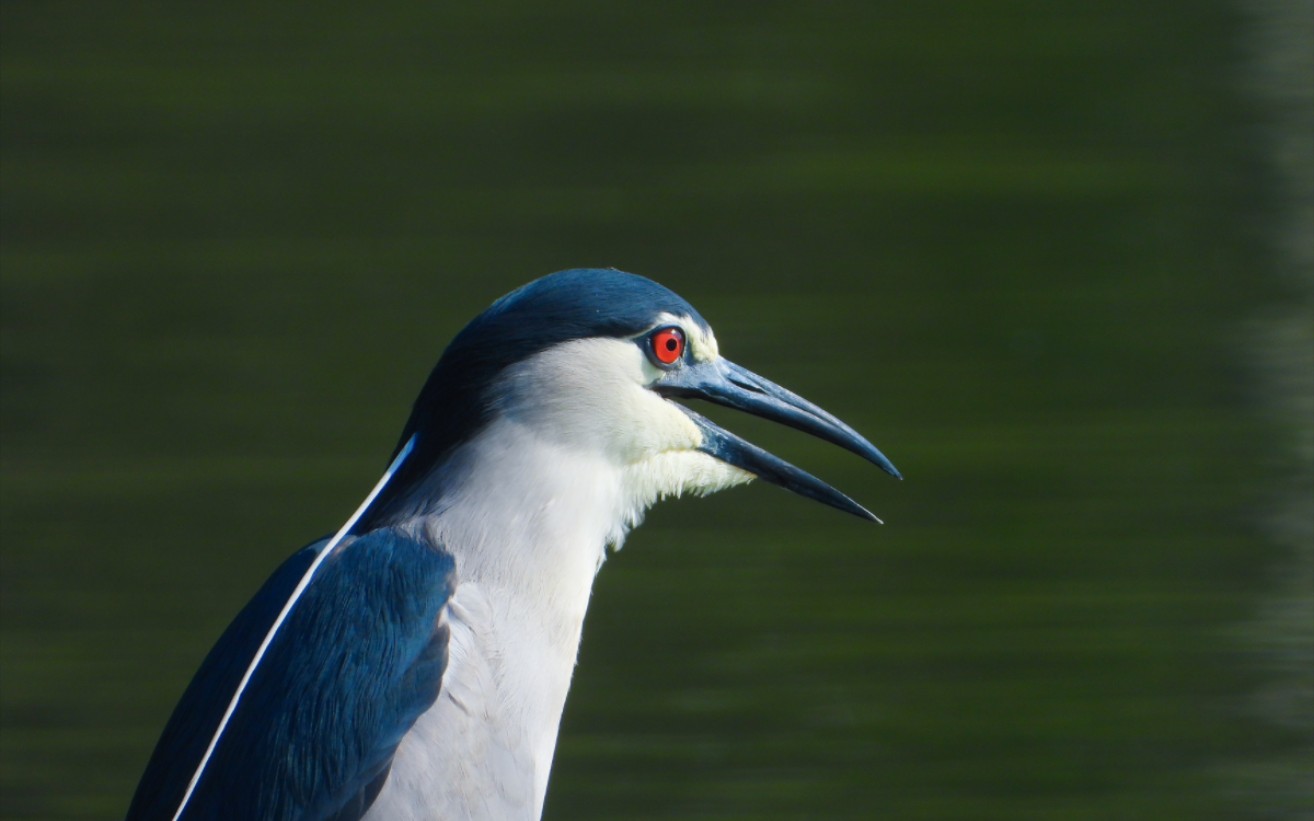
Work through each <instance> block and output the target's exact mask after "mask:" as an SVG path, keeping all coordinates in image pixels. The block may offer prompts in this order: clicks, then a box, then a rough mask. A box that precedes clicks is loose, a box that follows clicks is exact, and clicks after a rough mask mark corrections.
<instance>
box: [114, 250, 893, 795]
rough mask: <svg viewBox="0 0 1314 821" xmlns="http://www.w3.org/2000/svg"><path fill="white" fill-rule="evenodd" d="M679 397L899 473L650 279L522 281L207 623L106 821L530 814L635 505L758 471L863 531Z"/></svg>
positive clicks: (566, 276) (828, 499) (612, 275)
mask: <svg viewBox="0 0 1314 821" xmlns="http://www.w3.org/2000/svg"><path fill="white" fill-rule="evenodd" d="M689 400H703V401H706V402H709V403H712V404H716V405H722V406H726V407H729V408H732V409H736V410H739V411H744V412H747V413H749V414H753V415H757V416H759V417H763V418H765V419H768V420H772V421H775V422H778V423H782V424H784V425H788V426H791V427H793V428H796V429H798V430H801V431H803V432H806V433H808V434H811V435H814V436H816V437H819V438H820V439H823V440H825V441H827V442H830V443H832V444H834V445H838V446H839V447H842V448H845V449H847V450H849V451H852V452H853V453H855V454H857V455H858V456H861V457H863V458H865V459H867V460H868V461H870V462H872V463H874V464H875V465H877V466H878V467H880V468H881V469H883V470H884V471H885V472H886V473H889V474H890V475H891V476H894V477H895V478H902V477H901V476H900V474H899V471H898V470H897V469H896V468H895V467H894V465H893V464H892V463H891V462H890V460H889V459H887V458H886V457H885V456H884V455H883V454H882V453H881V452H880V451H879V450H877V448H876V447H875V446H873V445H872V444H871V443H870V442H868V441H867V440H866V439H864V438H863V437H862V436H861V435H859V434H858V433H857V432H856V431H855V430H853V428H851V427H849V426H848V425H846V424H845V423H844V422H842V421H840V420H839V419H837V418H836V417H835V416H833V415H831V414H830V413H828V412H826V411H824V410H822V409H821V408H820V407H818V406H816V405H814V404H813V403H811V402H809V401H808V400H806V399H803V398H802V397H800V396H797V395H796V394H794V393H791V392H790V391H788V390H786V389H785V388H782V387H780V386H779V385H776V384H775V383H773V382H770V381H769V380H767V379H765V378H763V377H761V376H758V375H756V374H754V373H753V372H751V371H749V370H748V369H746V368H743V367H741V366H739V365H736V364H734V363H733V362H731V361H730V360H728V359H725V358H724V357H722V356H721V354H720V351H719V347H718V343H717V339H716V336H715V334H714V333H713V332H712V329H711V326H709V325H708V323H707V321H706V320H704V319H703V317H702V315H700V314H699V313H698V311H696V310H695V309H694V308H693V306H692V305H690V304H689V303H688V302H686V301H685V300H684V299H683V298H681V297H679V296H678V295H676V294H675V293H674V292H673V291H671V290H669V289H667V288H665V287H664V286H662V285H659V284H658V283H657V282H655V281H653V280H650V279H647V278H645V277H642V276H638V275H635V274H630V273H625V272H623V271H619V270H616V269H614V268H578V269H571V270H566V271H558V272H556V273H553V274H549V275H547V276H544V277H541V278H539V279H536V280H534V281H532V282H530V283H528V284H526V285H524V286H522V287H520V288H518V289H517V290H514V291H512V292H511V293H509V294H507V295H505V296H503V297H501V298H500V299H498V300H496V301H495V302H494V303H493V304H492V305H491V306H490V307H489V308H488V309H487V310H485V311H484V312H483V313H481V314H479V315H478V316H477V317H475V319H473V320H472V321H471V322H470V323H469V324H468V325H467V326H466V327H465V328H464V329H463V330H461V331H460V332H459V333H458V334H457V335H456V336H455V337H454V338H453V339H452V341H451V342H450V344H449V345H448V347H447V348H446V350H445V351H444V352H443V354H442V356H441V357H440V358H439V360H438V362H437V364H436V365H435V366H434V368H433V370H432V371H431V373H430V374H429V377H428V379H427V380H426V382H425V383H424V385H423V388H422V389H421V391H420V393H419V395H418V397H417V398H416V400H415V403H414V405H413V408H412V410H411V414H410V417H409V419H408V421H407V422H406V425H405V427H404V428H403V430H402V433H401V436H400V438H399V440H398V444H397V446H396V447H395V449H394V451H393V453H392V457H391V459H390V460H389V462H388V465H387V468H386V470H385V471H384V473H383V476H382V478H380V479H379V481H378V483H377V484H376V485H375V486H374V488H373V489H372V491H371V492H370V493H369V494H368V495H367V497H366V498H365V500H364V502H363V503H362V504H361V505H360V506H359V508H357V509H356V511H355V512H354V513H353V514H352V515H351V517H349V518H348V520H347V521H346V523H345V524H343V525H342V526H341V527H340V528H339V529H338V530H337V531H336V532H334V533H333V534H332V535H330V536H326V537H324V538H321V539H319V540H317V541H315V542H313V543H311V544H309V545H307V546H306V547H304V548H302V549H301V550H299V551H298V552H296V553H294V554H293V555H292V556H291V557H290V558H288V559H287V560H286V561H285V562H284V563H283V564H282V565H280V566H279V567H278V568H277V569H276V570H275V571H274V572H273V574H272V576H270V578H269V579H268V581H266V582H265V583H264V585H263V586H262V587H260V588H259V590H258V591H257V592H256V593H255V595H254V596H253V598H252V599H251V600H250V602H249V603H248V604H247V605H246V606H245V607H244V608H243V609H242V610H241V611H240V612H239V613H238V615H237V616H236V617H235V618H234V620H233V621H232V623H231V624H230V625H229V627H228V628H227V629H226V630H225V631H224V632H223V634H222V635H221V637H220V638H219V639H218V641H217V642H216V643H215V645H214V647H213V649H212V650H211V651H210V652H209V654H208V655H207V656H206V657H205V659H204V661H203V662H202V663H201V665H200V668H199V669H198V670H197V672H196V674H195V676H194V678H193V679H192V681H191V683H190V684H189V685H188V686H187V688H186V689H185V691H184V692H183V694H182V696H181V698H180V700H179V702H178V704H177V706H176V708H175V709H174V712H173V713H172V715H171V717H170V718H169V719H168V722H167V723H166V725H165V727H164V730H163V732H162V734H161V736H160V739H159V741H158V743H157V745H156V747H155V749H154V752H153V753H152V755H151V757H150V759H149V762H148V763H147V765H146V768H145V771H144V773H143V775H142V777H141V780H140V782H139V784H138V787H137V790H136V792H135V794H134V796H133V799H132V802H131V805H130V807H129V811H128V814H127V818H128V819H129V821H145V820H146V819H150V821H157V819H165V821H201V819H277V820H279V821H284V820H286V821H291V820H292V819H298V821H300V820H302V819H316V820H320V819H322V820H323V821H356V820H357V819H366V821H385V820H386V821H422V819H472V820H473V819H497V821H512V820H518V819H538V818H540V817H541V815H542V812H543V804H544V800H545V796H546V793H547V787H548V776H549V771H550V769H551V764H552V758H553V753H554V750H555V747H556V742H557V735H558V729H559V725H560V721H561V715H562V711H563V709H564V706H565V702H566V695H567V691H568V689H569V686H570V681H571V676H572V673H573V670H574V668H575V663H576V657H577V654H578V650H579V644H580V638H581V631H582V629H583V624H584V617H585V610H586V608H587V605H588V602H589V597H590V593H591V590H592V586H593V582H594V577H595V575H596V574H597V572H598V570H599V569H600V568H601V566H602V564H603V561H604V559H605V558H606V557H607V555H608V552H609V551H614V550H616V549H618V548H619V547H620V545H621V544H622V542H623V541H624V539H625V537H626V534H627V533H628V532H630V531H631V530H632V529H633V528H635V527H636V526H638V525H639V524H640V522H641V521H642V519H643V516H644V513H645V511H647V510H648V509H649V507H650V506H651V505H653V504H654V503H655V502H657V501H658V500H660V499H662V498H665V497H676V496H680V495H682V494H698V495H705V494H709V493H712V492H715V491H718V490H722V489H724V488H729V487H732V486H735V485H740V484H744V483H746V482H748V481H750V480H752V479H754V478H760V479H762V480H764V481H766V482H768V483H771V484H774V485H778V486H780V487H782V488H785V489H787V490H789V491H792V492H794V493H796V494H799V495H801V496H804V497H806V498H809V499H812V500H815V501H818V502H821V503H824V504H826V505H830V506H832V507H834V508H837V509H839V510H841V511H845V512H847V513H851V514H854V515H856V516H859V517H861V518H863V519H867V520H869V521H873V522H879V521H880V520H879V519H877V517H876V516H875V515H873V514H872V513H871V512H869V511H868V510H867V509H866V508H864V507H863V506H861V505H859V504H858V503H857V502H855V501H853V500H852V499H851V498H849V497H848V496H846V495H845V494H843V493H841V492H840V491H838V490H836V489H835V488H833V487H831V486H830V485H828V484H826V483H825V482H823V481H821V480H820V479H817V478H815V477H814V476H812V475H810V474H808V473H806V472H804V471H802V470H800V469H799V468H797V467H795V466H793V465H791V464H789V463H788V462H786V461H784V460H782V459H780V458H778V457H776V456H774V455H772V454H771V453H769V452H767V451H766V450H764V449H762V448H760V447H758V446H756V445H753V444H751V443H749V442H748V441H746V440H744V439H743V438H740V437H739V436H737V435H735V434H733V433H731V432H729V431H727V430H726V429H724V428H722V427H721V426H719V425H717V424H716V423H714V422H712V421H711V420H709V419H707V418H706V417H704V416H703V415H701V414H699V413H697V412H696V411H695V410H693V409H692V408H690V407H689V405H688V404H686V402H688V401H689Z"/></svg>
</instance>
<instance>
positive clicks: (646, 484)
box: [622, 450, 757, 511]
mask: <svg viewBox="0 0 1314 821" xmlns="http://www.w3.org/2000/svg"><path fill="white" fill-rule="evenodd" d="M755 478H757V477H756V475H755V474H753V473H750V472H749V471H747V470H744V469H743V468H741V467H738V466H736V465H732V464H729V463H728V462H724V461H722V460H720V459H717V458H716V457H714V456H712V455H710V454H708V453H704V452H703V451H701V450H668V451H662V452H660V453H655V454H653V455H651V456H649V457H647V458H645V459H642V460H639V461H637V462H633V463H631V464H629V465H627V466H626V467H625V470H624V474H623V479H622V482H623V485H624V488H625V491H626V495H627V496H628V497H629V499H630V500H631V504H632V505H633V506H634V507H635V508H637V509H639V510H641V511H643V510H647V509H648V508H649V507H651V506H652V505H654V504H656V503H657V502H658V501H660V500H662V499H666V498H677V497H680V496H684V495H686V494H687V495H693V496H706V495H708V494H709V493H716V492H717V491H718V490H725V489H726V488H731V487H734V486H735V485H742V484H746V483H748V482H751V481H753V479H755Z"/></svg>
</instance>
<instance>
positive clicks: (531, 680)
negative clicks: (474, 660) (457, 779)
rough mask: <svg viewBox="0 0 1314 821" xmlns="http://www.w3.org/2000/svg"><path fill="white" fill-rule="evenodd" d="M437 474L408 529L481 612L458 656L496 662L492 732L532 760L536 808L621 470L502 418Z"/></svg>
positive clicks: (615, 536) (613, 535)
mask: <svg viewBox="0 0 1314 821" xmlns="http://www.w3.org/2000/svg"><path fill="white" fill-rule="evenodd" d="M442 477H443V478H442V480H441V481H442V484H443V485H445V487H430V488H429V489H428V491H429V492H436V495H435V496H434V497H432V498H437V499H438V504H437V507H436V509H433V510H431V511H429V512H427V513H426V514H423V515H421V516H420V517H418V518H417V519H414V520H411V522H410V523H409V525H410V526H411V527H419V528H422V530H423V535H424V536H425V537H427V538H428V539H430V540H432V542H433V543H434V544H436V545H438V546H440V547H441V548H442V549H444V550H446V551H448V552H449V553H451V555H452V556H453V558H454V559H455V562H456V576H457V591H456V599H457V600H458V601H459V600H460V599H461V598H462V596H463V593H462V588H463V587H467V588H469V587H470V586H473V589H477V591H478V596H479V598H480V599H481V601H483V602H485V603H486V606H487V613H486V618H487V623H486V624H480V625H479V629H478V632H477V635H476V637H475V638H473V639H471V641H474V642H476V643H478V644H480V645H487V646H480V647H477V648H471V649H469V650H467V649H462V650H461V652H477V653H479V654H481V655H482V656H484V657H486V658H489V659H495V660H496V674H495V679H496V683H497V690H498V694H497V696H496V697H495V698H494V699H493V700H492V701H493V705H492V706H493V709H494V710H495V711H496V713H497V724H498V726H500V727H504V728H509V729H508V730H507V732H509V733H512V734H514V735H515V736H516V738H513V739H508V743H509V744H511V745H512V746H515V747H521V748H522V749H523V750H524V752H525V753H526V754H527V757H528V758H529V759H530V760H531V761H532V763H533V774H532V778H533V782H534V783H533V787H532V789H534V791H535V795H536V799H537V801H536V803H537V809H539V810H541V808H542V802H543V797H544V795H545V793H546V790H547V778H548V772H549V770H550V768H551V763H552V755H553V750H554V748H555V746H556V739H557V730H558V727H559V725H560V721H561V714H562V710H563V709H564V707H565V701H566V693H567V691H568V689H569V687H570V679H571V674H572V672H573V670H574V666H575V659H576V656H577V654H578V651H579V643H580V636H581V632H582V629H583V626H584V615H585V611H586V610H587V607H588V601H589V595H590V593H591V591H592V587H593V579H594V576H595V575H596V574H597V571H598V568H599V567H601V565H602V562H603V559H604V558H605V556H606V547H607V545H608V544H609V543H614V544H619V541H620V540H621V539H622V538H623V537H624V534H625V531H626V529H627V522H626V518H627V516H628V515H629V514H628V507H629V505H627V504H626V503H625V501H624V500H623V498H622V496H623V492H622V482H621V479H620V476H619V471H618V469H617V468H616V467H615V466H614V465H612V464H609V463H608V461H607V460H606V459H605V458H603V457H601V456H592V455H590V454H587V453H581V452H579V451H577V450H573V449H568V448H564V447H562V446H560V445H556V444H553V443H549V442H545V441H544V440H542V439H541V438H539V437H538V436H536V435H535V434H534V433H533V431H531V430H530V429H528V428H526V427H524V426H523V425H520V424H518V423H516V422H513V421H508V420H505V419H502V420H498V421H495V422H493V423H492V424H491V425H490V426H489V427H488V428H487V429H486V430H485V431H483V432H482V434H481V435H480V436H478V437H476V438H475V439H474V440H472V441H471V442H470V443H468V444H466V445H464V446H462V448H461V449H460V450H458V451H457V452H456V453H455V454H453V457H452V459H451V460H449V461H448V462H447V464H446V465H445V466H444V469H443V471H442ZM421 492H424V491H423V490H422V491H421ZM516 739H518V740H516Z"/></svg>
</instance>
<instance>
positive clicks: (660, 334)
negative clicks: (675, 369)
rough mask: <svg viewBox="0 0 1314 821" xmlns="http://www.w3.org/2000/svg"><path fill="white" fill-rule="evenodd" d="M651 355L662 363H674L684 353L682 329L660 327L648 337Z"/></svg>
mask: <svg viewBox="0 0 1314 821" xmlns="http://www.w3.org/2000/svg"><path fill="white" fill-rule="evenodd" d="M648 339H649V344H650V345H651V346H652V356H653V358H654V359H656V360H657V361H658V362H660V363H661V364H663V365H674V364H675V363H676V362H677V361H678V360H679V359H680V357H681V356H683V355H684V331H681V330H680V329H679V328H662V329H661V330H660V331H657V332H655V333H654V334H653V335H652V336H650V337H648Z"/></svg>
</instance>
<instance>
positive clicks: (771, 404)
mask: <svg viewBox="0 0 1314 821" xmlns="http://www.w3.org/2000/svg"><path fill="white" fill-rule="evenodd" d="M653 390H655V391H656V392H657V393H659V394H661V395H663V396H669V397H676V398H681V399H705V400H707V401H708V402H714V403H716V404H718V405H724V406H726V407H728V408H736V409H738V410H741V411H746V412H748V413H751V414H753V415H755V416H760V417H762V418H763V419H770V420H771V421H773V422H780V423H781V424H784V425H789V426H790V427H792V428H797V429H798V430H801V431H804V432H805V433H810V434H812V435H813V436H816V437H819V438H821V439H825V440H826V441H827V442H831V443H832V444H836V445H839V446H840V447H842V448H844V449H845V450H850V451H853V452H854V453H856V454H858V455H859V456H861V457H863V458H864V459H867V460H868V461H870V462H872V463H874V464H875V465H877V466H878V467H879V468H881V470H884V471H885V472H886V473H888V474H890V475H891V476H893V477H894V478H896V479H902V478H903V477H902V476H900V475H899V471H898V470H897V469H896V468H895V467H894V465H893V464H891V463H890V460H889V459H886V458H885V455H884V454H883V453H881V452H880V451H879V450H877V449H876V447H875V445H873V444H872V443H871V442H868V441H867V440H866V439H864V438H862V436H861V435H860V434H859V433H858V432H857V431H855V430H854V429H853V428H851V427H849V426H848V425H846V424H844V423H843V422H841V421H840V420H839V419H836V418H835V417H834V416H832V415H831V414H829V413H827V412H826V411H824V410H822V409H821V408H819V407H817V406H816V405H814V404H812V403H811V402H809V401H808V400H806V399H804V398H803V397H801V396H798V395H797V394H794V393H791V392H790V391H787V390H785V389H784V388H782V387H780V386H779V385H777V384H776V383H774V382H771V381H770V380H767V379H763V378H762V377H760V376H758V375H757V374H755V373H753V372H752V371H750V370H747V369H745V368H741V367H739V366H738V365H736V364H734V363H733V362H728V361H726V360H724V359H717V360H713V361H710V362H698V363H694V364H690V365H686V366H684V367H682V368H677V369H675V370H672V371H671V372H669V373H667V374H666V375H665V376H664V377H662V378H661V379H660V380H658V382H657V383H656V384H655V385H653ZM679 408H680V410H682V411H684V412H685V413H686V414H688V415H689V418H690V419H692V420H693V422H694V424H695V425H697V426H698V427H699V429H700V430H701V431H702V433H703V443H702V445H700V446H699V448H698V449H699V450H701V451H702V452H704V453H706V454H708V455H710V456H713V457H715V458H717V459H720V460H721V461H722V462H725V463H726V464H730V465H734V466H735V467H737V468H740V469H742V470H746V471H748V472H749V473H752V474H754V475H755V476H757V477H759V478H761V479H764V480H766V481H768V482H770V483H771V484H773V485H779V486H781V487H783V488H785V489H787V490H792V491H794V492H795V493H797V494H799V495H800V496H806V497H807V498H809V499H815V500H816V501H818V502H821V503H823V504H827V505H830V506H831V507H835V508H838V509H840V510H843V511H846V512H848V513H852V514H854V515H855V516H861V517H862V518H864V519H869V520H871V521H873V522H879V521H880V519H878V518H876V516H875V515H873V514H872V512H871V511H869V510H867V509H866V508H865V507H863V506H862V505H860V504H858V503H857V502H855V501H853V500H852V499H850V498H849V497H848V496H845V495H844V494H843V493H840V492H839V491H838V490H836V489H835V488H833V487H831V486H830V485H828V484H826V483H825V482H823V481H821V480H820V479H818V478H817V477H815V476H813V475H812V474H810V473H807V472H805V471H803V470H800V469H798V468H796V467H794V466H793V465H791V464H789V463H788V462H786V461H785V460H783V459H780V458H779V457H776V456H773V455H771V454H770V453H768V452H766V451H765V450H763V449H762V448H759V447H758V446H757V445H754V444H752V443H750V442H748V441H746V440H744V439H741V438H740V437H738V436H735V435H734V434H733V433H730V432H729V431H727V430H726V429H725V428H722V427H720V426H719V425H717V424H715V423H714V422H712V421H711V420H709V419H707V418H706V417H703V416H701V415H699V414H697V413H695V412H693V411H691V410H689V409H688V408H687V407H685V406H683V405H680V406H679Z"/></svg>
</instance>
